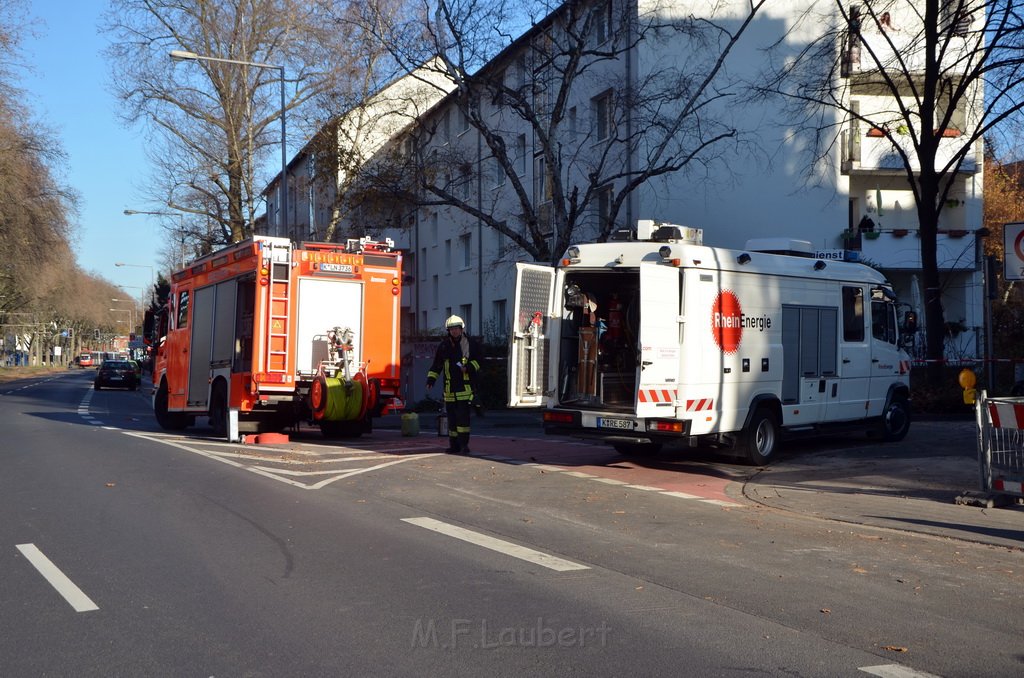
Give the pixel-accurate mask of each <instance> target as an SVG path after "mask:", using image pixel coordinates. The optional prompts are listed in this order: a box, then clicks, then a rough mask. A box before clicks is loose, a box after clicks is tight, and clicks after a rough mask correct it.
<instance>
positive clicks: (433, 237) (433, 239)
mask: <svg viewBox="0 0 1024 678" xmlns="http://www.w3.org/2000/svg"><path fill="white" fill-rule="evenodd" d="M430 243H431V244H432V245H434V246H436V245H437V212H434V213H433V214H431V215H430Z"/></svg>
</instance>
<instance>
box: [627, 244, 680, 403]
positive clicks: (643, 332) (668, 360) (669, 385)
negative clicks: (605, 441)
mask: <svg viewBox="0 0 1024 678" xmlns="http://www.w3.org/2000/svg"><path fill="white" fill-rule="evenodd" d="M681 280H682V276H681V275H680V273H679V269H678V268H676V267H674V266H663V265H650V264H641V265H640V374H639V383H638V385H637V403H636V413H637V416H640V417H674V416H675V412H676V410H675V408H676V399H677V398H678V396H679V359H680V336H679V320H680V315H679V293H680V292H679V287H680V283H681Z"/></svg>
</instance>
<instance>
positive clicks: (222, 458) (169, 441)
mask: <svg viewBox="0 0 1024 678" xmlns="http://www.w3.org/2000/svg"><path fill="white" fill-rule="evenodd" d="M123 433H124V434H125V435H129V436H133V437H135V438H143V439H146V440H152V441H153V442H157V443H163V444H164V445H169V446H170V447H176V448H178V449H179V450H184V451H186V452H191V453H193V454H198V455H199V456H201V457H206V458H207V459H213V460H214V461H219V462H220V463H222V464H227V465H228V466H233V467H235V468H240V469H242V470H244V471H249V472H250V473H255V474H256V475H258V476H263V477H264V478H270V479H271V480H276V481H278V482H280V483H285V484H286V485H291V486H293V487H298V488H301V489H303V490H319V489H321V488H323V487H326V486H327V485H330V484H331V483H333V482H336V481H338V480H344V479H345V478H349V477H351V476H355V475H359V474H360V473H368V472H370V471H376V470H378V469H382V468H385V467H387V466H394V465H395V464H401V463H404V462H407V461H413V460H414V459H426V458H427V457H436V456H439V455H440V452H435V453H432V454H413V455H408V456H405V457H402V458H401V459H395V460H394V461H389V462H387V463H384V464H377V465H376V466H368V467H366V468H360V469H354V470H346V471H341V472H337V471H336V472H335V475H332V476H331V477H330V478H326V479H324V480H321V481H320V482H318V483H315V484H313V485H307V484H306V483H301V482H299V481H297V480H292V479H290V478H282V477H281V475H279V474H283V473H282V470H280V469H275V470H273V471H268V470H265V469H264V468H262V467H259V466H248V465H246V464H242V463H239V462H237V461H234V460H233V459H228V458H226V457H227V455H225V454H224V453H222V452H208V451H206V450H200V449H198V448H195V447H189V446H188V445H184V444H182V442H183V441H185V440H187V439H185V438H177V439H174V438H161V437H159V436H156V435H153V434H150V433H135V432H132V431H124V432H123ZM261 461H267V459H266V458H265V457H264V458H261ZM353 461H355V460H353ZM358 461H362V460H361V459H359V460H358Z"/></svg>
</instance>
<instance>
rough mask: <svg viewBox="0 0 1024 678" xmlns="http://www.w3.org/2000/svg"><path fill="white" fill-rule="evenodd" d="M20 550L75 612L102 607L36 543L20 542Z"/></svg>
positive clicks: (89, 610)
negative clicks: (68, 576)
mask: <svg viewBox="0 0 1024 678" xmlns="http://www.w3.org/2000/svg"><path fill="white" fill-rule="evenodd" d="M17 548H18V550H19V551H21V553H22V555H23V556H25V558H26V559H27V560H28V562H30V563H32V565H33V567H35V568H36V569H37V570H39V574H41V575H43V578H44V579H46V581H48V582H49V583H50V586H52V587H53V588H55V589H57V593H59V594H60V595H62V596H64V600H66V601H68V603H69V604H70V605H71V607H73V608H74V609H75V612H91V611H93V610H98V609H100V608H99V606H97V605H96V603H94V602H92V601H91V600H90V599H89V596H87V595H85V593H83V592H82V589H80V588H78V587H77V586H75V583H74V582H73V581H71V580H70V579H68V578H67V575H65V574H64V573H63V572H61V571H60V570H59V569H57V566H56V565H54V564H53V563H52V562H50V559H49V558H47V557H46V556H45V555H43V552H42V551H40V550H39V549H38V548H37V547H36V545H35V544H18V547H17Z"/></svg>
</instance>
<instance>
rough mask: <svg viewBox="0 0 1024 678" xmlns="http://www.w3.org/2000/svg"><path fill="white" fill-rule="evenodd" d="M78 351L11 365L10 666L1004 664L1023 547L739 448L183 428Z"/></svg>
mask: <svg viewBox="0 0 1024 678" xmlns="http://www.w3.org/2000/svg"><path fill="white" fill-rule="evenodd" d="M90 377H91V373H90V372H89V371H84V372H77V371H76V372H69V373H68V374H67V375H60V376H57V377H54V378H50V379H44V380H40V381H33V382H31V383H15V384H8V385H5V386H3V387H0V418H2V420H3V421H4V422H5V425H4V435H3V439H2V443H0V469H2V471H0V516H3V520H2V521H0V572H2V573H3V576H2V577H0V675H4V676H36V675H57V676H65V675H69V676H70V675H74V676H121V675H125V676H128V675H131V676H139V675H146V676H162V675H168V676H183V675H196V676H199V675H202V676H348V675H366V676H370V675H381V676H398V675H410V676H424V675H466V676H480V675H493V676H522V675H586V676H622V675H631V676H632V675H639V676H678V675H709V676H710V675H736V674H739V673H759V674H767V675H783V674H785V675H804V676H842V675H850V676H855V675H888V676H896V675H908V676H913V675H925V673H930V674H933V675H942V676H965V675H971V676H1006V675H1014V674H1017V673H1019V672H1020V670H1021V664H1022V653H1021V647H1022V644H1021V636H1022V631H1024V614H1022V613H1021V612H1020V610H1021V602H1022V596H1021V591H1022V583H1024V579H1022V575H1024V552H1022V551H1020V550H1019V549H1011V548H997V547H992V546H986V545H981V544H975V543H970V542H966V541H959V540H950V539H941V538H934V537H927V536H920V535H916V534H911V533H903V532H899V531H894V530H881V529H875V528H872V527H870V526H844V525H839V524H836V523H834V522H829V521H822V520H820V519H818V518H815V517H813V516H805V515H801V514H797V513H792V512H787V511H779V510H776V509H773V508H771V507H767V506H764V505H762V504H757V503H753V502H749V501H745V500H744V499H743V497H742V492H736V491H734V489H730V488H735V486H737V485H739V486H741V485H742V483H743V482H744V479H745V478H747V477H748V476H749V470H746V469H743V468H742V467H735V466H732V465H729V464H727V463H723V462H721V461H720V460H714V459H705V460H697V461H690V462H686V464H685V465H680V464H661V465H659V464H650V465H646V466H643V465H641V466H638V465H635V464H631V463H628V462H627V461H626V460H623V459H621V458H616V456H615V455H614V453H613V452H610V451H609V450H607V449H600V450H598V449H595V448H591V447H589V446H581V445H577V444H574V443H570V442H568V441H562V440H558V439H541V438H538V437H534V436H533V435H532V433H531V432H523V434H522V435H520V433H518V432H516V431H508V432H503V431H495V430H491V431H487V432H486V435H480V436H477V437H476V438H474V443H473V447H474V450H475V451H476V452H477V454H478V455H479V456H476V457H471V458H467V457H452V456H446V455H442V454H438V452H439V450H440V447H441V445H440V444H439V443H441V442H442V441H439V440H438V439H437V438H436V437H433V436H430V435H426V434H424V435H421V436H419V437H416V438H403V437H402V436H401V435H399V432H398V431H394V430H391V431H384V430H378V431H377V432H376V433H375V434H374V435H373V436H370V437H367V438H365V439H362V440H360V441H357V442H353V443H350V444H347V445H340V444H327V443H325V442H324V441H322V440H320V439H319V438H318V437H317V436H315V435H312V436H300V437H298V438H295V439H293V441H292V442H291V443H289V444H288V445H282V446H271V447H264V446H259V447H254V446H241V445H228V444H224V443H220V442H219V441H214V440H210V439H208V438H205V437H204V436H205V434H206V433H208V431H206V430H204V429H200V428H196V429H190V430H189V431H187V432H186V434H187V435H185V436H172V435H167V434H165V433H163V432H161V431H159V430H158V429H157V428H156V427H155V425H154V424H153V422H152V418H151V415H150V413H149V403H148V400H147V398H146V396H145V394H144V393H143V392H128V391H108V390H104V391H101V392H94V391H92V390H91V388H89V386H90V381H89V379H90ZM830 444H832V445H835V443H830ZM556 452H557V453H558V454H559V455H561V456H560V457H559V458H561V459H562V460H564V461H565V463H562V464H552V463H551V462H550V461H548V462H544V461H540V462H538V461H534V460H533V459H531V458H530V457H534V458H537V457H538V456H539V457H540V458H543V459H548V458H550V455H551V454H553V453H556ZM524 455H525V457H524ZM601 455H605V456H604V457H602V456H601ZM608 455H611V457H610V458H609V457H608ZM914 672H917V673H914Z"/></svg>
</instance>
